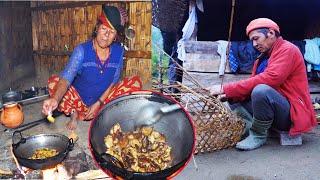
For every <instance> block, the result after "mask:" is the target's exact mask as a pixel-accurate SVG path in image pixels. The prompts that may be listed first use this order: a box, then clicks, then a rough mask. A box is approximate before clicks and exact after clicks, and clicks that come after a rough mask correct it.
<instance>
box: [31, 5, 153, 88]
mask: <svg viewBox="0 0 320 180" xmlns="http://www.w3.org/2000/svg"><path fill="white" fill-rule="evenodd" d="M102 4H108V5H114V6H118V7H122V8H124V9H126V10H127V12H128V16H129V25H130V26H131V27H132V28H133V29H134V30H135V31H136V37H135V38H133V39H132V40H128V39H126V40H125V41H124V44H125V45H126V46H127V47H128V51H127V52H126V55H125V56H126V57H125V66H124V67H125V69H124V73H123V76H132V75H139V76H140V77H142V81H143V83H144V84H145V88H148V87H149V84H150V83H151V82H150V80H151V42H150V41H151V2H146V1H139V2H137V1H108V2H70V1H67V2H31V9H32V36H33V54H34V62H35V67H36V73H37V79H38V81H37V83H38V84H39V85H42V86H43V85H45V84H46V81H47V79H48V77H49V76H50V75H51V74H57V73H60V71H61V70H62V69H63V68H64V66H65V64H66V63H67V61H68V57H69V55H70V54H71V53H72V50H73V48H74V47H75V46H76V45H78V44H79V43H81V42H84V41H86V40H87V39H89V38H90V37H91V33H92V31H93V28H94V25H95V23H96V20H97V17H98V15H100V13H101V5H102Z"/></svg>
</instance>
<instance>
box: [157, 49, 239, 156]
mask: <svg viewBox="0 0 320 180" xmlns="http://www.w3.org/2000/svg"><path fill="white" fill-rule="evenodd" d="M153 48H154V49H153V51H154V52H155V53H163V54H164V53H165V52H163V51H162V49H160V48H159V47H158V46H156V45H155V46H154V47H153ZM159 57H163V56H159ZM159 62H162V61H161V60H160V61H159ZM176 64H177V63H176ZM177 66H178V70H179V71H178V72H183V82H182V83H179V82H176V83H174V84H171V85H170V84H168V83H165V81H163V80H162V79H161V78H159V77H163V74H164V73H166V69H163V68H162V67H163V65H162V64H159V67H158V71H159V76H158V77H156V78H154V79H153V88H154V90H157V91H160V92H162V93H164V94H166V95H170V96H172V97H174V98H175V99H177V100H178V101H180V103H181V105H183V106H184V107H185V109H186V110H187V111H188V112H189V113H190V115H191V116H192V119H193V121H194V124H195V127H196V150H195V153H206V152H212V151H215V150H220V149H225V148H228V147H232V146H234V145H235V144H236V143H237V142H238V141H240V139H241V135H242V133H243V131H244V127H245V124H244V122H243V121H242V119H241V118H240V117H238V116H237V115H235V114H234V113H232V111H231V110H230V108H228V107H227V106H226V105H225V104H224V103H222V102H221V101H220V100H218V98H217V97H213V96H211V95H210V93H209V92H208V91H207V90H206V89H205V88H203V86H202V85H201V84H199V82H198V81H197V80H196V79H195V78H194V77H192V76H191V75H190V74H189V73H188V72H187V71H186V70H184V69H183V67H181V66H179V65H178V64H177ZM172 88H175V89H177V90H178V91H179V93H172Z"/></svg>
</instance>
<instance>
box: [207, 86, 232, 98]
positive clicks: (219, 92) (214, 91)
mask: <svg viewBox="0 0 320 180" xmlns="http://www.w3.org/2000/svg"><path fill="white" fill-rule="evenodd" d="M206 89H207V90H208V91H209V92H210V94H211V95H212V96H215V97H217V98H218V99H219V100H220V101H222V102H224V101H227V96H226V94H224V92H223V88H221V85H213V86H210V87H208V88H206Z"/></svg>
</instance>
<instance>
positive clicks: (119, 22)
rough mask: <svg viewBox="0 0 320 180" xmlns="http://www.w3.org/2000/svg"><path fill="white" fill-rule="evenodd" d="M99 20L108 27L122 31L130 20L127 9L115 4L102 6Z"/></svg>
mask: <svg viewBox="0 0 320 180" xmlns="http://www.w3.org/2000/svg"><path fill="white" fill-rule="evenodd" d="M99 20H100V21H101V22H102V23H103V24H104V25H105V26H107V27H109V28H111V29H115V30H117V31H122V30H123V29H124V25H125V23H126V22H127V21H128V15H127V12H126V10H125V9H123V8H118V7H114V6H106V5H104V6H102V12H101V15H100V16H99Z"/></svg>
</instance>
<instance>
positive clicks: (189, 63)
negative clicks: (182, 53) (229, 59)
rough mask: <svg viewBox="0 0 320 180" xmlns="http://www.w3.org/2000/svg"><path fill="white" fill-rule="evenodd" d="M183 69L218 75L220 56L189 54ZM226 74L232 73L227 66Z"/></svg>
mask: <svg viewBox="0 0 320 180" xmlns="http://www.w3.org/2000/svg"><path fill="white" fill-rule="evenodd" d="M183 67H184V68H185V69H186V70H187V71H198V72H214V73H217V72H219V67H220V56H219V55H214V54H201V53H197V54H196V53H188V54H187V59H186V60H185V62H184V63H183ZM225 72H227V73H229V72H231V70H230V67H229V66H228V65H227V66H226V70H225Z"/></svg>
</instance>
